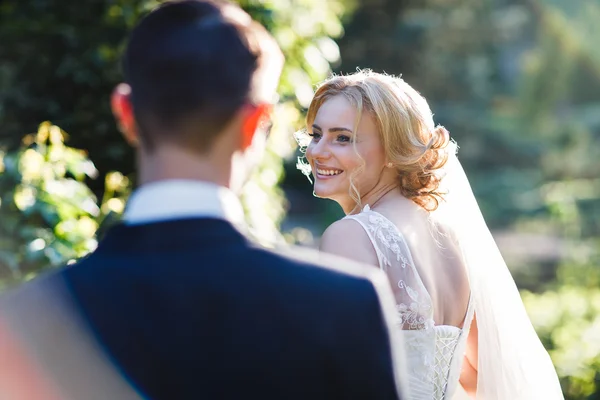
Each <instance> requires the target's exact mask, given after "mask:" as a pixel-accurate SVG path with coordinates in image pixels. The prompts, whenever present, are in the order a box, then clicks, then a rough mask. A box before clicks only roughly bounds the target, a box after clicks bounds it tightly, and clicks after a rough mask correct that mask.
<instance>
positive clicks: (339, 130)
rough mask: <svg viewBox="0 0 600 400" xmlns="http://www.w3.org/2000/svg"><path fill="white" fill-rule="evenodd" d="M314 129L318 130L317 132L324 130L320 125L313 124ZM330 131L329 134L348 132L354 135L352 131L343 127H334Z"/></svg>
mask: <svg viewBox="0 0 600 400" xmlns="http://www.w3.org/2000/svg"><path fill="white" fill-rule="evenodd" d="M312 128H313V129H317V130H319V131H321V132H323V129H321V127H320V126H319V125H317V124H313V126H312ZM328 130H329V132H348V133H352V129H348V128H344V127H341V126H334V127H332V128H329V129H328Z"/></svg>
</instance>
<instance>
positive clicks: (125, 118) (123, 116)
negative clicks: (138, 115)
mask: <svg viewBox="0 0 600 400" xmlns="http://www.w3.org/2000/svg"><path fill="white" fill-rule="evenodd" d="M110 106H111V110H112V113H113V115H114V116H115V119H116V120H117V125H118V127H119V130H120V131H121V133H122V134H123V137H124V138H125V140H126V141H127V143H129V144H130V145H131V146H134V147H135V146H137V145H138V144H139V137H138V130H137V126H136V123H135V117H134V114H133V106H132V104H131V87H130V86H129V85H128V84H126V83H120V84H119V85H117V86H116V87H115V89H114V90H113V92H112V95H111V99H110Z"/></svg>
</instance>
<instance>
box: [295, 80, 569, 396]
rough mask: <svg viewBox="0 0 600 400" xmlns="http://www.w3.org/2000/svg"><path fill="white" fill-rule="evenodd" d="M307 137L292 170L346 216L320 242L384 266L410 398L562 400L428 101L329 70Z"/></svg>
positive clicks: (395, 85)
mask: <svg viewBox="0 0 600 400" xmlns="http://www.w3.org/2000/svg"><path fill="white" fill-rule="evenodd" d="M305 133H306V134H307V135H309V136H310V137H306V139H307V142H306V143H304V144H305V145H306V159H307V160H308V164H305V163H300V165H299V166H300V168H301V169H303V172H304V173H306V174H307V175H310V174H311V173H312V176H313V177H314V193H315V195H316V196H318V197H322V198H328V199H332V200H334V201H336V202H337V203H339V205H340V206H341V207H342V209H343V210H344V212H345V214H346V217H345V218H343V219H341V220H339V221H337V222H335V223H334V224H332V225H331V226H330V227H329V228H327V230H326V231H325V233H324V234H323V237H322V241H321V249H322V250H323V251H325V252H329V253H335V254H338V255H342V256H345V257H347V258H351V259H355V260H358V261H362V262H364V263H368V264H372V265H374V266H377V267H379V268H381V269H382V270H384V271H385V272H386V273H387V275H388V277H389V280H390V282H391V284H392V288H393V290H394V294H395V298H396V302H397V309H398V314H399V317H400V326H401V329H402V334H403V336H404V340H405V343H406V346H407V354H408V365H407V366H406V367H407V368H406V369H407V371H408V381H409V388H408V392H409V399H427V400H430V399H450V398H452V396H453V395H454V394H455V393H458V390H457V389H460V390H463V389H464V392H466V393H467V394H468V395H470V396H471V397H473V398H477V399H485V400H492V399H498V400H521V399H523V400H532V399H548V400H551V399H562V398H563V395H562V393H561V389H560V385H559V382H558V378H557V376H556V372H555V370H554V367H553V365H552V363H551V361H550V358H549V356H548V354H547V352H546V351H545V349H544V348H543V346H542V344H541V343H540V341H539V339H538V337H537V335H536V333H535V331H534V329H533V327H532V325H531V322H530V321H529V318H528V317H527V314H526V311H525V309H524V307H523V303H522V302H521V298H520V296H519V292H518V290H517V288H516V285H515V283H514V281H513V279H512V277H511V275H510V272H509V271H508V269H507V267H506V264H505V263H504V260H503V258H502V256H501V254H500V252H499V251H498V248H497V246H496V244H495V242H494V240H493V238H492V236H491V234H490V232H489V229H488V228H487V226H486V224H485V221H484V220H483V217H482V215H481V212H480V210H479V207H478V205H477V202H476V200H475V198H474V196H473V193H472V191H471V187H470V185H469V182H468V180H467V177H466V175H465V174H464V171H463V169H462V167H461V165H460V163H459V162H458V159H457V156H456V152H457V146H456V144H455V143H454V142H452V141H451V140H450V138H449V134H448V132H447V131H446V129H445V128H444V127H442V126H437V127H436V126H434V122H433V117H432V113H431V110H430V108H429V106H428V104H427V102H426V101H425V99H424V98H423V97H422V96H421V95H420V94H419V93H418V92H416V91H415V90H414V89H413V88H412V87H411V86H410V85H408V84H407V83H406V82H404V81H403V80H402V79H400V78H397V77H393V76H389V75H383V74H377V73H373V72H371V71H368V70H367V71H359V72H357V73H355V74H352V75H347V76H334V77H332V78H330V79H328V80H326V81H325V82H324V83H322V84H321V85H320V87H319V88H318V90H317V92H316V93H315V96H314V99H313V100H312V103H311V105H310V107H309V110H308V115H307V129H306V132H305ZM302 136H303V135H302V134H300V135H299V137H302ZM464 392H463V394H464Z"/></svg>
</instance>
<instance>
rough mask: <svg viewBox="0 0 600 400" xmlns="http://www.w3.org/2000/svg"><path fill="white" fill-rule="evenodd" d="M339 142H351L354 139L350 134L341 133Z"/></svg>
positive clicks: (338, 138)
mask: <svg viewBox="0 0 600 400" xmlns="http://www.w3.org/2000/svg"><path fill="white" fill-rule="evenodd" d="M337 140H338V142H342V143H349V142H351V141H352V138H351V137H350V136H348V135H339V136H338V137H337Z"/></svg>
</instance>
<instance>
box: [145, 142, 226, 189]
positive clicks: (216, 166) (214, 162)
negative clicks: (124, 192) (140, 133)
mask: <svg viewBox="0 0 600 400" xmlns="http://www.w3.org/2000/svg"><path fill="white" fill-rule="evenodd" d="M230 178H231V154H229V155H227V154H224V152H223V151H218V149H216V150H215V151H211V152H209V153H208V154H203V155H199V154H196V153H194V152H193V151H192V150H188V149H184V148H181V147H176V146H161V147H160V148H156V149H153V151H151V152H146V151H140V152H139V153H138V182H139V185H143V184H147V183H151V182H157V181H164V180H195V181H204V182H211V183H215V184H217V185H220V186H226V187H228V186H229V182H230Z"/></svg>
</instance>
